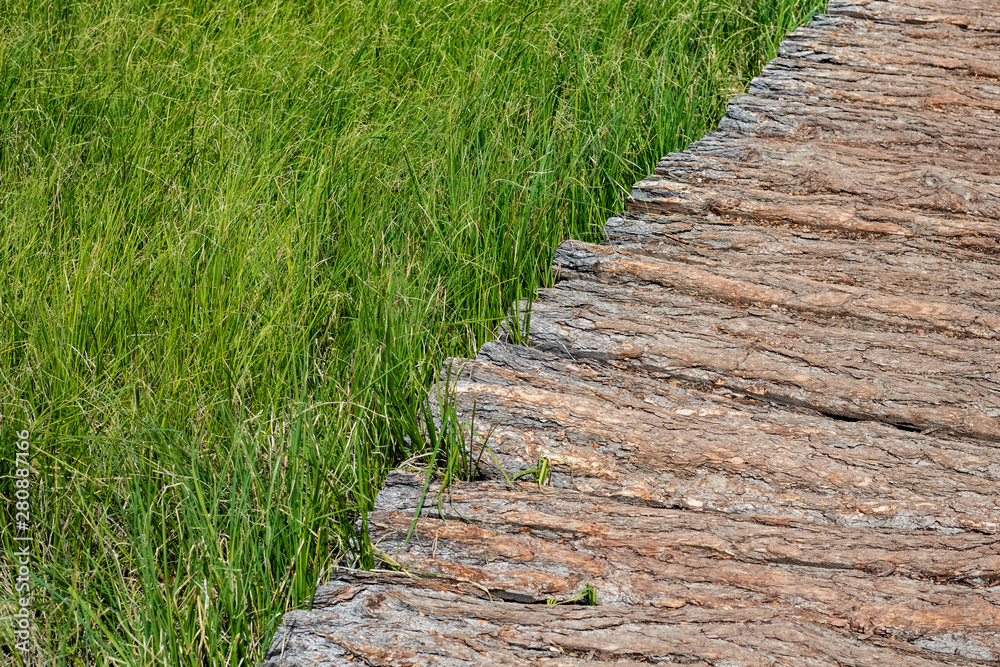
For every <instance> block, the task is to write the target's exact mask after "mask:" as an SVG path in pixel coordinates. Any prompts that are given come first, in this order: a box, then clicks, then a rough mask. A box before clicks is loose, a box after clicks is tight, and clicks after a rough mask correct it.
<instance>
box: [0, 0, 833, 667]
mask: <svg viewBox="0 0 1000 667" xmlns="http://www.w3.org/2000/svg"><path fill="white" fill-rule="evenodd" d="M818 4H819V3H818V2H817V1H816V0H649V1H648V2H636V1H634V0H590V1H589V2H585V1H584V0H551V1H549V2H541V1H539V0H502V1H500V0H452V1H450V2H448V1H445V0H371V1H368V2H362V1H360V0H351V1H341V0H334V1H332V2H313V1H312V0H296V1H291V0H283V1H275V0H261V1H260V2H254V3H241V2H235V1H231V0H215V1H213V2H208V1H203V0H187V1H173V0H168V1H166V2H137V1H134V0H81V1H73V0H52V1H51V2H37V1H35V0H10V2H7V3H5V4H4V7H3V8H2V9H0V102H2V105H0V265H2V266H3V267H4V270H5V271H6V279H5V280H3V281H2V282H0V311H2V316H0V399H2V407H0V410H2V419H0V476H2V481H0V491H2V495H3V509H2V513H3V517H4V522H5V523H4V527H5V530H4V535H3V540H4V551H3V555H2V556H0V566H2V568H3V570H4V575H3V577H0V592H2V598H3V607H2V616H3V617H4V618H3V620H2V623H0V637H2V638H3V647H0V661H3V662H9V663H12V664H19V663H20V661H21V657H20V656H21V654H19V653H17V652H15V651H14V650H13V649H12V648H10V645H11V644H12V643H13V635H12V624H11V622H10V615H11V614H12V613H13V612H14V609H15V607H14V602H13V601H14V598H15V597H16V596H15V595H14V594H13V590H12V586H13V582H12V580H11V577H8V575H7V573H8V572H13V571H14V560H13V556H12V554H13V551H14V549H15V546H16V545H15V543H14V542H13V541H12V530H11V528H12V526H13V523H12V522H13V521H14V479H15V478H14V442H15V436H14V434H15V433H17V432H20V431H22V430H28V431H29V432H30V438H29V441H30V443H31V450H30V451H31V464H32V469H33V476H32V477H31V484H32V494H31V501H30V502H31V523H32V526H33V528H32V532H31V533H30V534H31V535H32V536H33V542H32V556H31V558H32V564H31V570H32V580H31V581H32V585H33V587H34V595H35V599H34V601H33V603H32V609H33V611H34V613H35V623H36V626H35V629H34V632H33V635H32V639H31V646H32V648H31V651H30V653H28V654H25V655H28V656H29V657H28V662H30V663H33V664H34V663H37V664H79V665H83V664H100V665H104V664H109V665H110V664H136V665H165V666H175V665H207V664H212V665H223V664H229V665H241V664H242V665H248V664H253V663H254V662H255V661H257V660H259V659H260V658H261V657H262V653H263V650H264V648H265V647H266V644H267V642H268V641H269V639H270V636H271V633H272V632H273V631H274V628H275V626H276V623H277V621H278V619H279V618H280V615H281V614H282V613H283V612H284V611H285V610H287V609H290V608H293V607H301V606H304V605H307V604H308V601H309V598H310V595H311V593H312V591H313V589H314V587H315V584H316V582H317V580H318V579H322V578H323V577H324V574H325V572H328V571H329V568H330V567H332V566H333V565H335V564H337V563H338V562H340V559H341V558H342V557H347V558H355V559H356V558H357V557H358V554H360V553H363V550H362V549H361V545H359V544H357V540H356V538H355V537H354V536H353V535H354V533H353V528H352V527H353V525H354V522H355V520H356V519H357V518H358V517H359V516H362V515H363V511H364V509H365V508H366V507H367V506H368V504H369V503H370V502H371V500H372V499H373V497H374V494H375V492H376V490H377V488H378V484H379V482H380V480H381V479H382V477H383V475H384V473H385V471H386V468H387V466H390V465H391V464H393V463H394V462H396V461H398V460H399V459H400V458H401V457H404V456H408V455H412V454H415V453H416V454H419V453H420V448H421V446H422V444H421V443H422V441H421V438H420V433H421V429H420V424H421V419H422V414H421V406H422V404H423V397H424V395H425V394H426V388H427V386H428V384H429V382H430V381H431V380H432V379H433V377H434V376H435V374H436V369H437V368H438V367H439V364H440V363H441V361H442V359H443V358H444V356H446V355H470V356H471V355H473V354H474V353H475V352H476V350H477V348H478V346H479V345H480V344H481V343H482V342H483V341H484V340H486V339H489V338H490V337H492V336H493V335H494V331H495V328H496V325H497V323H498V322H499V321H500V319H501V318H502V317H503V316H504V314H505V312H506V311H507V309H508V308H509V307H510V305H511V304H512V303H513V302H514V301H515V300H517V299H519V298H523V297H526V296H529V295H530V294H531V293H532V291H533V290H534V289H535V288H536V287H537V286H539V285H540V284H544V283H546V281H548V280H550V279H551V276H550V274H549V261H550V258H551V252H552V249H553V248H554V247H555V245H556V244H557V243H558V242H559V241H560V240H562V239H564V238H569V237H575V238H581V239H587V240H596V239H598V238H599V233H600V228H601V226H602V225H603V223H604V221H605V220H606V218H607V217H608V216H609V215H610V214H611V213H613V212H615V211H617V210H620V208H621V207H622V204H623V198H624V195H625V194H626V192H627V190H628V187H629V186H630V185H631V183H633V182H634V181H635V180H636V179H637V177H639V176H641V175H643V174H644V173H646V172H648V171H649V170H650V169H651V167H652V164H653V162H654V161H655V159H656V158H658V157H660V156H661V155H662V154H664V153H666V152H669V151H671V150H676V149H679V148H682V147H684V146H685V145H686V144H687V143H688V142H689V141H690V140H691V139H693V138H696V137H698V136H699V135H700V134H702V133H703V132H704V131H706V130H707V129H710V128H711V126H712V125H713V124H714V123H715V122H716V121H717V119H718V117H719V116H720V114H721V112H722V110H723V109H724V106H725V102H726V100H727V99H728V98H730V97H731V96H732V95H733V94H734V93H735V92H737V91H739V90H740V89H741V88H742V87H743V86H744V85H745V84H746V82H747V81H748V80H749V78H750V77H751V76H753V74H755V73H756V72H757V71H758V70H759V69H760V68H761V67H762V65H763V64H764V63H765V62H766V61H767V59H768V58H769V57H771V56H772V55H773V53H774V51H775V48H776V46H777V44H778V42H779V41H780V39H781V37H782V36H783V35H784V34H785V32H787V31H788V30H790V29H792V28H793V27H795V26H796V25H797V24H799V23H800V22H801V21H802V20H804V19H805V18H806V17H808V15H809V13H810V12H811V11H813V10H815V9H817V8H818ZM406 436H409V438H407V437H406ZM406 442H409V443H410V449H409V450H407V448H406V447H404V443H406ZM414 450H415V451H414Z"/></svg>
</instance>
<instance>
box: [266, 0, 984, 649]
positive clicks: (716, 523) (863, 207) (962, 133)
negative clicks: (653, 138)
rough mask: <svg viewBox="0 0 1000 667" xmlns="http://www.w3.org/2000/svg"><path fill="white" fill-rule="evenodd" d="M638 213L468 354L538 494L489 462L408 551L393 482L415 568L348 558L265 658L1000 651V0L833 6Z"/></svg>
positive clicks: (464, 391)
mask: <svg viewBox="0 0 1000 667" xmlns="http://www.w3.org/2000/svg"><path fill="white" fill-rule="evenodd" d="M628 208H629V211H628V213H627V214H625V215H624V216H623V217H616V218H613V219H611V220H610V221H609V222H608V224H607V235H606V236H607V241H606V242H605V244H603V245H601V246H595V245H590V244H586V243H581V242H576V241H568V242H566V243H564V244H562V246H560V247H559V249H558V251H557V252H556V256H555V264H556V266H557V267H558V271H559V276H560V279H559V282H558V283H557V285H556V286H555V287H554V288H552V289H548V290H543V291H542V293H541V294H540V295H539V298H538V300H537V301H536V302H535V304H534V308H533V312H532V315H531V322H530V340H531V344H532V347H531V348H527V347H519V346H515V345H511V344H508V343H506V342H503V340H501V341H500V342H495V343H490V344H488V345H485V346H484V347H483V349H482V351H481V352H480V354H479V356H478V357H477V358H476V359H475V360H471V361H469V360H466V361H464V362H458V363H456V366H455V368H456V369H457V368H459V366H460V367H461V374H460V375H459V378H458V380H457V382H454V383H453V389H454V391H456V392H457V399H456V400H457V407H458V409H459V411H460V412H461V413H462V414H463V416H464V418H466V419H469V418H471V415H472V412H473V408H474V406H475V422H474V425H475V430H476V432H477V434H478V435H477V438H478V440H477V441H479V442H481V441H482V439H483V438H485V437H486V436H487V435H488V436H489V440H488V444H489V446H490V447H491V448H492V450H493V451H494V452H495V453H496V461H497V462H499V464H500V465H502V467H503V468H504V469H505V470H506V471H507V473H508V474H510V475H515V474H517V473H519V472H523V471H526V470H531V469H536V468H542V469H544V468H546V467H547V468H548V471H549V473H548V476H547V479H543V480H541V481H543V482H544V484H541V485H539V484H535V483H533V482H527V481H525V482H524V483H517V484H515V485H514V486H510V485H508V484H507V483H506V482H504V481H503V479H502V476H501V475H500V474H499V470H498V468H497V465H496V463H494V462H493V460H492V459H490V457H489V456H487V459H488V460H489V465H488V466H486V472H487V473H488V476H490V477H491V478H490V479H487V480H485V481H480V482H474V483H463V484H456V485H454V487H453V488H452V492H451V494H450V496H445V497H444V499H443V502H442V503H441V504H440V506H438V504H437V502H436V501H434V500H431V501H429V502H428V503H427V505H428V506H427V507H425V509H424V511H423V516H424V518H423V519H422V520H421V521H420V522H419V524H418V526H417V529H416V531H415V534H414V536H413V538H412V539H411V540H410V542H409V543H408V544H406V543H404V537H405V536H406V534H407V531H408V530H409V528H410V524H411V520H412V518H413V516H414V513H415V511H416V506H417V499H418V497H419V495H420V491H421V484H422V482H423V480H422V478H421V477H419V476H413V475H409V474H405V473H401V472H396V473H393V474H392V475H391V476H390V477H389V480H388V483H387V485H386V487H385V490H384V491H383V492H382V493H381V494H380V495H379V497H378V502H377V506H376V509H375V511H374V512H373V513H372V514H371V516H370V519H369V522H370V523H369V532H370V535H371V538H372V541H373V542H374V543H375V544H377V545H378V548H380V549H381V550H382V551H384V552H385V553H386V554H387V555H388V556H389V557H390V558H391V559H394V560H395V562H396V563H398V564H400V565H402V566H404V567H405V568H408V569H409V571H410V573H411V574H410V576H405V575H403V574H395V575H394V574H365V573H357V572H346V571H345V572H342V573H341V574H340V575H339V576H338V577H337V578H336V579H335V580H334V581H332V582H330V583H327V584H325V585H323V586H322V587H321V588H320V589H319V591H318V593H317V594H316V599H315V602H314V609H313V610H312V611H297V612H292V613H289V614H287V615H286V616H285V619H284V622H283V624H282V626H281V627H280V628H279V630H278V632H277V634H276V636H275V637H274V641H273V643H272V645H271V650H270V653H269V656H268V662H267V663H266V664H267V665H269V666H271V667H278V666H291V665H296V666H305V665H348V664H366V665H428V666H431V665H434V666H437V665H465V664H482V665H486V664H489V665H517V664H529V663H530V664H535V663H537V664H545V665H573V664H577V663H578V662H596V663H615V664H639V663H642V664H648V663H660V664H666V663H669V664H674V663H682V664H698V665H715V666H718V667H722V666H733V665H772V664H783V665H872V666H875V667H890V666H896V665H945V664H947V665H977V664H997V663H998V662H1000V586H998V584H1000V282H998V280H1000V0H905V1H900V2H881V1H879V0H853V1H852V0H833V1H832V2H831V7H830V10H829V13H828V14H825V15H822V16H819V17H817V18H816V20H815V21H814V22H813V23H812V24H811V25H809V26H808V27H805V28H801V29H799V30H797V31H796V32H795V33H793V34H792V35H790V36H789V37H788V39H787V40H786V41H785V43H784V45H783V46H782V48H781V51H780V54H779V56H778V57H777V58H776V59H775V60H774V61H773V62H772V63H771V64H770V65H768V67H767V68H766V69H765V71H764V72H763V73H762V74H761V75H760V76H759V77H758V78H757V79H755V80H754V81H753V83H752V84H751V86H750V90H749V92H748V93H747V94H746V95H740V96H738V97H736V98H735V99H734V100H733V101H732V103H731V105H730V107H729V111H728V113H727V115H726V117H725V119H724V120H723V121H722V123H721V125H720V127H719V130H718V131H716V132H713V133H711V134H710V135H708V136H706V137H705V138H704V139H702V140H701V141H698V142H696V143H695V144H693V145H692V146H691V147H690V149H689V150H687V151H684V152H682V153H677V154H673V155H669V156H667V157H666V158H664V159H663V161H662V162H660V163H659V164H658V165H657V168H656V174H655V175H654V176H651V177H649V178H648V179H646V180H644V181H642V182H640V183H638V184H637V185H636V186H635V190H634V191H633V194H632V197H631V199H630V200H629V206H628ZM540 464H541V465H540ZM543 477H544V475H543ZM528 479H531V476H530V475H529V476H526V477H522V478H521V481H524V480H528ZM435 493H436V490H435V489H434V488H432V489H431V491H430V494H429V496H430V497H431V498H433V497H434V494H435ZM426 573H438V574H439V575H441V576H437V577H431V576H426ZM588 585H589V586H590V587H592V589H593V590H594V591H596V598H597V602H598V605H597V606H581V605H568V604H567V605H551V604H545V602H546V601H547V600H552V599H555V600H567V599H570V598H573V597H574V596H576V595H577V594H579V593H581V592H583V591H585V590H587V587H588Z"/></svg>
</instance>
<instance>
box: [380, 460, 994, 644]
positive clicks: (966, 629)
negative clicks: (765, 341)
mask: <svg viewBox="0 0 1000 667" xmlns="http://www.w3.org/2000/svg"><path fill="white" fill-rule="evenodd" d="M422 486H423V478H422V477H421V476H419V475H403V474H396V475H394V476H393V477H392V478H391V479H390V480H389V481H388V482H387V484H386V490H385V491H384V492H383V494H382V496H381V497H380V503H379V505H378V506H376V508H375V511H374V512H373V513H372V514H371V515H370V517H369V522H370V526H371V528H370V530H371V535H372V539H373V541H375V542H376V543H377V544H378V546H379V548H381V549H382V550H384V551H386V552H387V553H388V554H389V555H390V556H391V558H392V559H393V560H394V561H395V562H396V563H398V564H400V565H402V566H403V567H406V568H412V569H413V570H415V571H416V572H431V573H437V574H445V575H449V576H452V577H459V578H462V579H467V580H470V581H475V582H476V583H478V584H479V585H482V586H484V587H486V588H488V589H489V590H490V593H491V594H492V595H493V596H494V597H498V598H501V599H509V600H514V601H520V602H527V601H534V602H544V601H545V600H546V599H549V598H555V599H565V598H568V597H570V596H572V595H573V594H574V593H577V592H578V591H580V590H581V589H583V588H584V587H585V586H586V585H587V584H591V585H592V586H594V587H595V588H596V590H597V594H598V598H599V600H600V602H601V603H602V604H614V605H622V604H627V605H651V606H654V607H659V608H679V607H682V606H684V605H687V604H692V605H697V606H699V607H702V608H710V609H740V608H749V609H752V608H756V607H760V606H761V605H771V606H775V607H779V608H781V609H782V610H783V611H784V612H785V614H786V615H788V616H791V617H794V616H799V615H800V614H801V615H802V618H803V620H809V621H812V622H814V623H817V624H820V625H828V626H829V627H831V628H837V627H848V628H851V629H853V630H855V631H857V632H859V633H861V632H864V633H867V634H876V635H879V636H891V637H893V638H895V639H896V640H897V641H901V642H912V643H913V644H914V646H917V647H923V648H928V649H929V650H931V651H943V652H946V653H952V652H953V651H954V650H955V649H960V653H961V654H963V655H967V656H970V657H978V658H984V659H990V660H992V659H995V658H996V657H997V656H1000V635H998V632H997V631H998V629H1000V588H997V587H993V588H990V587H979V588H977V587H973V586H967V585H966V586H963V585H955V584H953V583H948V581H949V580H954V579H956V578H958V579H961V580H962V581H965V582H973V583H975V584H978V585H980V586H983V585H984V584H985V585H986V586H989V585H990V584H993V583H996V582H997V581H1000V556H997V553H998V552H997V548H998V546H1000V543H998V541H997V538H996V537H995V536H989V537H987V536H980V535H974V534H967V535H963V536H962V538H961V539H953V540H949V539H948V536H945V535H943V534H940V533H938V534H934V533H931V534H929V535H926V534H919V533H914V532H913V531H878V530H872V529H845V528H840V529H839V530H831V529H830V528H827V527H819V526H813V525H809V524H808V523H807V522H795V521H776V522H774V523H773V524H771V525H768V524H767V522H766V518H763V517H753V519H750V518H732V517H724V516H717V515H714V514H711V513H707V512H705V513H692V512H688V511H679V510H668V509H660V508H652V507H637V506H635V505H632V504H624V503H616V502H612V501H608V500H603V501H601V502H595V498H594V497H593V496H592V495H591V494H586V493H584V494H581V493H579V492H571V491H564V490H557V489H548V488H539V487H534V485H532V484H522V485H520V486H519V487H518V488H516V489H514V490H507V489H506V488H505V487H504V485H503V484H502V483H495V484H488V483H485V484H484V483H480V484H475V485H462V484H460V485H456V486H455V487H453V488H452V489H451V490H450V492H449V493H447V494H446V495H445V496H444V497H443V498H442V499H441V500H440V502H439V503H438V504H437V505H436V506H435V505H434V504H433V502H431V503H428V504H427V506H425V509H424V512H423V515H424V516H425V517H426V518H425V519H424V520H422V521H421V522H420V523H419V524H418V531H417V533H416V535H415V537H414V538H413V540H411V541H410V542H409V543H405V544H404V538H405V535H406V534H407V531H408V529H409V527H410V524H411V522H412V520H413V517H414V514H415V513H416V511H417V507H418V500H419V498H420V494H421V490H422ZM438 491H439V489H438V488H437V487H432V488H431V489H430V493H431V497H432V498H433V497H434V495H435V494H436V492H438ZM969 575H971V577H970V576H969ZM934 579H938V580H941V579H943V580H945V582H941V581H934Z"/></svg>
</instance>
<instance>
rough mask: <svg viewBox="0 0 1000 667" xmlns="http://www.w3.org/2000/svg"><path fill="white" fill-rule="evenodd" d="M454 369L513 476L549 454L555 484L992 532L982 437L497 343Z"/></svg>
mask: <svg viewBox="0 0 1000 667" xmlns="http://www.w3.org/2000/svg"><path fill="white" fill-rule="evenodd" d="M612 364H614V365H612ZM615 365H619V366H621V368H616V367H615ZM459 367H460V368H461V372H460V373H459V372H457V369H455V370H453V371H452V373H453V378H454V379H453V382H454V388H453V391H454V399H453V405H454V407H455V409H456V410H457V411H458V412H459V414H460V415H461V416H462V417H464V418H465V419H467V420H470V421H473V427H474V428H475V431H476V438H475V441H476V442H480V443H481V442H482V441H483V439H485V438H486V437H487V436H489V440H488V444H489V446H490V449H491V451H493V452H495V453H496V455H497V457H498V460H499V461H500V464H501V465H502V467H503V468H504V469H505V471H506V472H507V473H508V474H509V475H511V476H514V475H517V474H519V473H522V472H525V471H527V470H531V469H533V468H535V467H536V466H537V463H538V460H539V458H540V457H543V458H546V459H547V460H548V462H549V465H550V467H551V470H552V473H551V476H550V480H549V483H550V484H551V485H553V486H556V487H565V488H570V489H573V490H576V491H580V492H583V493H590V494H593V495H595V496H598V497H601V498H607V497H613V498H618V499H622V500H624V501H627V502H632V503H636V504H644V505H650V506H658V507H674V508H679V509H690V510H699V511H715V512H722V513H736V514H748V515H758V514H759V515H774V516H782V517H787V518H793V519H797V520H798V519H803V518H806V519H808V520H810V521H814V522H817V523H824V524H834V525H842V526H870V527H884V528H900V529H908V530H913V529H921V530H927V529H931V530H943V531H946V532H950V533H956V532H961V531H976V532H982V533H986V534H996V533H998V532H1000V493H998V489H1000V483H998V482H1000V460H998V458H997V449H996V447H995V446H993V445H991V444H988V443H977V442H975V441H968V440H962V439H954V438H940V437H934V436H933V435H921V434H919V433H912V432H907V431H901V430H899V429H896V428H892V427H890V426H886V425H884V424H881V423H878V422H849V421H841V420H834V419H830V418H828V417H824V416H822V415H820V414H817V413H816V412H813V411H807V410H802V411H796V410H794V409H783V408H780V407H777V406H773V405H770V404H769V403H768V402H766V401H760V400H752V399H741V398H740V397H728V396H726V394H727V393H729V392H727V390H726V388H725V387H718V391H719V393H718V394H711V393H706V392H703V391H698V390H696V389H694V388H691V387H685V386H683V385H682V386H673V384H671V383H670V382H664V381H662V380H659V379H657V378H656V377H649V376H648V375H647V374H646V373H644V372H643V371H642V370H641V369H637V368H635V367H631V366H628V365H627V364H625V363H623V362H621V361H614V360H612V363H607V362H601V361H594V360H588V359H578V360H574V361H571V360H568V359H565V358H561V357H559V356H557V355H555V354H550V353H545V352H541V351H537V350H526V349H525V348H518V347H516V346H510V345H504V344H501V343H491V344H488V345H485V346H484V347H483V349H482V351H481V352H480V354H479V357H477V359H476V360H473V361H469V360H463V361H462V362H459ZM473 411H475V419H474V420H473V419H472V418H473ZM486 459H487V464H488V463H489V461H490V460H491V459H490V458H489V457H486ZM487 469H488V470H490V471H491V472H490V474H492V475H493V476H497V477H498V476H500V473H499V471H497V470H495V469H494V468H493V467H491V466H489V465H487Z"/></svg>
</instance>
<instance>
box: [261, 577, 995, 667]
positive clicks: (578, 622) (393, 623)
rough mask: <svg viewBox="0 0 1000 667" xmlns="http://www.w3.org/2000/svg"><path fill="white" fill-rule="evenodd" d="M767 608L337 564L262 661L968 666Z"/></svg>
mask: <svg viewBox="0 0 1000 667" xmlns="http://www.w3.org/2000/svg"><path fill="white" fill-rule="evenodd" d="M803 616H804V614H799V615H797V616H792V617H789V616H787V615H786V614H785V613H784V610H783V609H777V608H775V607H774V606H773V605H761V606H758V607H754V608H740V609H711V608H704V607H698V606H696V605H685V606H683V607H681V608H678V609H671V608H669V607H653V606H647V607H615V606H610V605H601V606H597V607H581V606H552V605H539V604H520V603H516V602H502V601H498V600H489V599H488V598H486V596H485V595H484V594H483V593H482V592H481V591H480V590H479V589H478V588H477V587H476V586H473V585H469V584H468V583H464V582H458V581H454V580H451V581H449V580H442V579H417V578H408V577H404V576H400V575H395V576H394V575H370V574H364V573H351V572H342V573H340V574H339V575H338V576H337V578H336V579H335V580H334V581H332V582H330V583H328V584H324V585H323V586H322V587H321V588H320V589H319V590H318V591H317V593H316V599H315V603H314V605H313V609H312V610H310V611H305V610H302V611H293V612H289V613H288V614H286V615H285V618H284V619H283V620H282V623H281V626H280V627H279V628H278V631H277V633H276V634H275V637H274V641H273V642H272V644H271V648H270V650H269V652H268V659H267V661H266V662H265V663H264V666H263V667H293V666H296V667H297V666H299V665H311V666H323V667H327V666H333V665H357V664H367V665H408V666H418V665H419V666H427V667H437V666H439V665H443V666H452V665H454V666H457V665H473V664H478V665H484V664H489V665H527V664H532V665H534V664H538V665H548V666H550V667H564V666H570V665H577V664H582V663H586V664H596V665H604V664H614V665H625V666H628V665H640V664H650V663H659V664H666V663H670V664H678V663H680V664H699V663H700V664H716V665H748V666H754V667H756V666H758V665H759V666H764V665H777V664H781V665H795V666H799V665H801V666H803V667H806V666H809V667H813V666H815V665H831V664H842V665H843V664H849V665H854V666H856V667H884V666H885V665H906V666H912V667H931V666H932V665H933V666H937V665H976V664H983V663H982V662H981V661H980V660H977V659H974V658H967V657H963V656H958V657H956V656H947V655H944V654H942V653H935V652H931V651H928V650H926V649H921V648H918V647H914V646H912V645H910V644H908V643H905V642H899V641H896V640H895V639H894V638H892V637H879V636H875V635H871V636H869V637H868V639H866V640H862V639H859V637H858V635H857V634H854V633H850V632H848V631H845V630H843V629H840V628H834V629H831V628H829V627H827V626H824V625H822V624H819V623H816V622H810V621H809V620H804V619H803V618H802V617H803Z"/></svg>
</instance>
